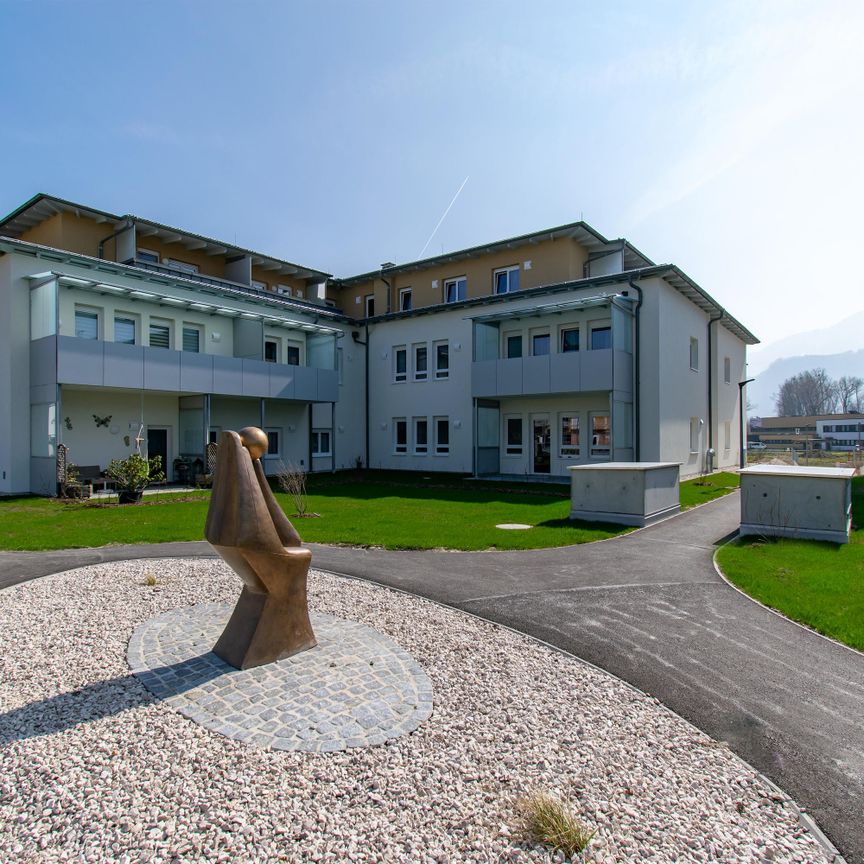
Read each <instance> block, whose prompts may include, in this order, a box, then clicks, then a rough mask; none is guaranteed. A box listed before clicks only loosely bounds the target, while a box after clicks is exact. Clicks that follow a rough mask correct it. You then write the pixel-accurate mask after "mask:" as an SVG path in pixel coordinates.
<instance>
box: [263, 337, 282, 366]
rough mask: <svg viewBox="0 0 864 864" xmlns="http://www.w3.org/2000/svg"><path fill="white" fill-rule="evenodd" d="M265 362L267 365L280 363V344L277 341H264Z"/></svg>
mask: <svg viewBox="0 0 864 864" xmlns="http://www.w3.org/2000/svg"><path fill="white" fill-rule="evenodd" d="M264 360H265V362H267V363H278V362H279V343H278V342H276V340H274V339H265V340H264Z"/></svg>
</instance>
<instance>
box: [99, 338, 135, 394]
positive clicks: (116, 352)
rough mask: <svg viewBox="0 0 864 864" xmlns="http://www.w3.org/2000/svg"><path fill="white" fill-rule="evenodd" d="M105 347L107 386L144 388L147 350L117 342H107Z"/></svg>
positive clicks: (104, 376) (104, 373)
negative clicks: (145, 354)
mask: <svg viewBox="0 0 864 864" xmlns="http://www.w3.org/2000/svg"><path fill="white" fill-rule="evenodd" d="M104 345H105V348H104V358H105V369H104V371H103V380H104V382H105V386H106V387H134V388H136V389H140V388H141V387H143V386H144V350H145V349H144V348H142V347H141V346H140V345H122V344H120V343H117V342H105V343H104Z"/></svg>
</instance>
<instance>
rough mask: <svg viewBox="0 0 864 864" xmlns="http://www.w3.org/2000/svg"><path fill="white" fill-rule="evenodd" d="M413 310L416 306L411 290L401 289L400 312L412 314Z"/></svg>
mask: <svg viewBox="0 0 864 864" xmlns="http://www.w3.org/2000/svg"><path fill="white" fill-rule="evenodd" d="M413 308H414V305H413V302H412V299H411V289H410V288H401V289H400V290H399V311H400V312H410V311H411V310H412V309H413Z"/></svg>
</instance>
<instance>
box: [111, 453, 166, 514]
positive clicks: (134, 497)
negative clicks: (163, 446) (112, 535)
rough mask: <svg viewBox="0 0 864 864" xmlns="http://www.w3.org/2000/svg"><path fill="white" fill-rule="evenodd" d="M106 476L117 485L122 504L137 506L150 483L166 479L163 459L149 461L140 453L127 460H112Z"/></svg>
mask: <svg viewBox="0 0 864 864" xmlns="http://www.w3.org/2000/svg"><path fill="white" fill-rule="evenodd" d="M105 476H106V477H108V478H109V479H111V480H113V481H114V482H115V483H116V484H117V496H118V499H119V502H120V503H121V504H137V503H138V502H139V501H140V500H141V495H142V494H143V492H144V489H145V488H146V487H147V484H148V483H158V482H159V481H160V480H164V479H165V474H164V473H163V472H162V457H161V456H154V457H153V458H152V459H147V458H145V457H144V456H142V455H141V454H140V453H131V454H130V455H129V456H127V457H126V458H125V459H112V460H111V464H110V465H109V466H108V467H107V468H106V469H105Z"/></svg>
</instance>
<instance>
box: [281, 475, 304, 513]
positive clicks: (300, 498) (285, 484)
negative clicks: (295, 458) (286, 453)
mask: <svg viewBox="0 0 864 864" xmlns="http://www.w3.org/2000/svg"><path fill="white" fill-rule="evenodd" d="M276 479H277V481H278V482H279V488H280V489H281V490H282V491H283V492H284V493H285V494H286V495H289V496H290V497H291V500H292V501H293V502H294V515H295V516H305V515H306V472H305V471H304V470H303V468H301V467H300V466H299V465H295V464H294V463H293V462H289V463H288V464H287V465H286V464H285V463H284V462H280V463H279V468H278V470H277V471H276Z"/></svg>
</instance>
